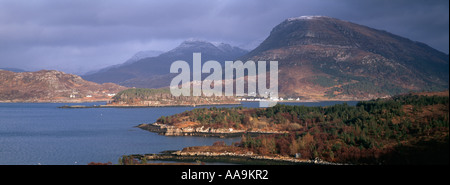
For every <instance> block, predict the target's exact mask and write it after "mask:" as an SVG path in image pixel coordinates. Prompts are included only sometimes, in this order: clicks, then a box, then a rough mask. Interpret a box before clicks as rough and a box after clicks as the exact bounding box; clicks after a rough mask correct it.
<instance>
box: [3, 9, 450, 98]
mask: <svg viewBox="0 0 450 185" xmlns="http://www.w3.org/2000/svg"><path fill="white" fill-rule="evenodd" d="M194 52H201V53H202V62H205V61H208V60H216V61H219V62H220V63H222V64H223V63H224V61H226V60H232V61H236V60H241V61H244V62H245V61H248V60H252V61H271V60H275V61H278V64H279V66H278V68H279V73H278V79H279V83H278V85H279V87H278V89H279V95H280V96H281V97H300V98H301V99H303V100H307V99H311V100H332V99H336V100H355V99H358V100H361V99H372V98H379V97H386V96H392V95H395V94H400V93H405V92H409V91H442V90H446V89H448V87H449V55H448V54H444V53H442V52H440V51H438V50H436V49H433V48H431V47H429V46H428V45H426V44H423V43H420V42H416V41H412V40H409V39H407V38H403V37H401V36H397V35H394V34H391V33H389V32H386V31H382V30H377V29H373V28H369V27H367V26H363V25H358V24H355V23H351V22H348V21H343V20H339V19H335V18H331V17H325V16H301V17H296V18H289V19H286V20H285V21H283V22H282V23H280V24H279V25H277V26H276V27H274V28H273V29H272V31H271V32H270V35H269V36H268V37H267V38H266V39H265V40H264V41H263V42H262V43H261V44H260V45H259V46H258V47H257V48H255V49H254V50H252V51H250V52H248V51H246V50H243V49H241V48H238V47H233V46H231V45H229V44H224V43H222V44H212V43H210V42H207V41H200V40H187V41H185V42H183V43H181V44H180V45H179V46H178V47H176V48H174V49H172V50H170V51H168V52H164V53H161V52H158V51H143V52H138V53H137V54H136V55H135V56H133V57H132V58H131V59H129V60H128V61H125V62H124V63H123V64H119V65H114V66H109V67H106V68H104V69H101V70H99V71H96V72H92V73H89V74H86V75H84V76H82V77H83V79H85V80H89V81H93V82H96V83H93V82H88V81H85V80H83V79H81V78H80V77H79V76H76V75H70V74H65V73H62V72H57V71H38V72H33V73H31V72H23V70H18V69H10V68H3V70H2V69H0V81H1V82H2V83H1V84H0V101H1V100H16V99H17V100H24V99H26V100H27V101H41V100H49V99H52V98H53V99H54V98H57V99H58V98H61V97H68V96H69V95H70V94H71V93H72V91H73V89H76V91H78V94H80V95H81V96H87V95H90V94H96V96H97V95H98V97H100V96H101V95H102V94H103V95H104V94H105V93H100V94H98V91H99V89H109V90H108V92H111V93H114V92H118V90H123V89H125V87H123V86H126V87H140V88H161V87H168V86H169V84H170V82H171V80H172V78H173V77H174V76H176V75H177V74H170V73H169V69H170V65H171V64H172V62H174V61H176V60H184V61H186V62H188V63H189V64H191V66H192V57H193V53H194ZM11 71H17V72H22V73H14V72H11ZM107 82H111V83H115V84H119V85H121V86H118V85H115V84H103V85H99V84H97V83H100V84H102V83H107Z"/></svg>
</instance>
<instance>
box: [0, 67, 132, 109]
mask: <svg viewBox="0 0 450 185" xmlns="http://www.w3.org/2000/svg"><path fill="white" fill-rule="evenodd" d="M0 82H1V83H0V102H85V101H106V100H110V99H112V97H113V96H114V95H115V93H118V92H120V91H122V90H125V89H127V88H126V87H122V86H119V85H116V84H113V83H105V84H97V83H94V82H89V81H86V80H83V79H82V78H81V77H80V76H77V75H72V74H66V73H64V72H60V71H54V70H41V71H37V72H20V73H19V72H17V73H16V72H12V71H6V70H0Z"/></svg>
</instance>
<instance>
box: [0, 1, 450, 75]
mask: <svg viewBox="0 0 450 185" xmlns="http://www.w3.org/2000/svg"><path fill="white" fill-rule="evenodd" d="M302 15H325V16H330V17H335V18H338V19H342V20H348V21H351V22H355V23H358V24H362V25H366V26H369V27H373V28H376V29H382V30H386V31H389V32H391V33H394V34H397V35H400V36H403V37H406V38H409V39H411V40H415V41H420V42H423V43H426V44H428V45H430V46H431V47H433V48H436V49H438V50H440V51H442V52H444V53H447V54H448V53H449V42H448V40H449V1H448V0H432V1H426V0H420V1H418V0H314V1H313V0H311V1H299V0H292V1H290V0H281V1H280V0H277V1H269V0H245V1H243V0H228V1H225V0H216V1H215V0H190V1H185V0H167V1H148V0H146V1H144V0H126V1H125V0H122V1H119V0H116V1H114V0H95V1H94V0H77V1H75V0H73V1H66V0H53V1H51V0H0V68H1V67H14V68H21V69H25V70H39V69H56V70H62V71H65V72H68V73H76V74H82V73H85V72H87V71H90V70H93V69H98V68H101V67H105V66H109V65H113V64H119V63H123V62H125V61H126V60H127V59H128V58H130V57H131V56H132V55H133V54H134V53H136V52H138V51H141V50H162V51H168V50H170V49H172V48H174V47H176V46H177V45H179V44H180V43H181V42H182V41H183V40H186V39H189V38H197V39H202V40H208V41H212V42H224V43H230V44H232V45H235V46H240V47H242V48H245V49H253V48H254V47H256V46H257V45H258V44H259V43H260V42H261V41H263V40H264V39H265V38H266V37H267V36H268V35H269V33H270V31H271V29H272V28H273V27H274V26H276V25H277V24H279V23H280V22H282V21H283V20H285V19H286V18H289V17H297V16H302Z"/></svg>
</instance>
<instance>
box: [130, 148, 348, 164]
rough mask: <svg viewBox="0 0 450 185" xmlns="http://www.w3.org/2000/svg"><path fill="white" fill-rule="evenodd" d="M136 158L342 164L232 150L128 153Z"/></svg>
mask: <svg viewBox="0 0 450 185" xmlns="http://www.w3.org/2000/svg"><path fill="white" fill-rule="evenodd" d="M130 157H133V158H135V159H138V160H141V161H142V160H144V161H150V160H153V161H181V162H196V161H201V162H224V163H230V164H250V165H343V164H341V163H332V162H327V161H322V160H320V159H313V160H307V159H297V158H293V157H285V156H261V155H256V154H253V153H251V152H247V153H244V154H241V153H234V152H220V153H217V152H183V151H166V152H162V153H160V154H144V155H141V154H135V155H130Z"/></svg>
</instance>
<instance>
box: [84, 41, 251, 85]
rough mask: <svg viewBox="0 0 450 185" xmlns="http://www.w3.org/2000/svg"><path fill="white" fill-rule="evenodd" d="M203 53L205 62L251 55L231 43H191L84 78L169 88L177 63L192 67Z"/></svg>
mask: <svg viewBox="0 0 450 185" xmlns="http://www.w3.org/2000/svg"><path fill="white" fill-rule="evenodd" d="M194 52H201V53H202V61H203V62H205V61H208V60H217V61H219V62H222V63H223V62H224V61H225V60H235V59H236V58H238V57H240V56H242V55H244V54H246V53H247V51H246V50H243V49H240V48H238V47H233V46H230V45H229V44H224V43H222V44H219V45H217V46H216V45H214V44H212V43H210V42H206V41H200V40H187V41H184V42H183V43H181V44H180V45H179V46H178V47H176V48H174V49H172V50H170V51H168V52H165V53H162V54H160V55H158V56H156V57H148V58H143V59H140V60H138V61H134V62H133V63H128V64H123V65H120V66H119V67H115V68H111V69H108V70H106V71H100V72H98V73H94V74H89V75H84V76H83V78H85V79H87V80H90V81H93V82H97V83H105V82H112V83H116V84H119V85H123V86H127V87H137V88H160V87H168V86H169V85H170V81H171V80H172V78H173V77H174V76H175V75H174V74H170V65H171V64H172V62H174V61H177V60H184V61H186V62H188V63H189V64H190V65H191V66H192V53H194Z"/></svg>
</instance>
